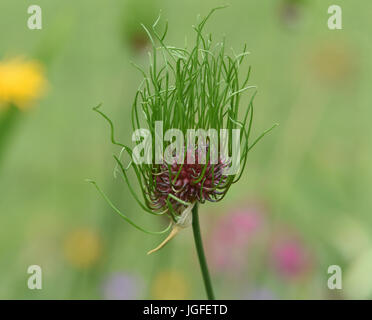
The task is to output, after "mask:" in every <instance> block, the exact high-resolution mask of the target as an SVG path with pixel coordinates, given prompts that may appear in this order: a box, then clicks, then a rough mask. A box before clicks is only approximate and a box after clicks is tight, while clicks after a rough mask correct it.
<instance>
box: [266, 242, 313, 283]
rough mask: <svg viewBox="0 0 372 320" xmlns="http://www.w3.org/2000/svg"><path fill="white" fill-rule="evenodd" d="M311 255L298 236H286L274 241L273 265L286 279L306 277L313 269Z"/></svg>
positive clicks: (272, 250) (272, 251)
mask: <svg viewBox="0 0 372 320" xmlns="http://www.w3.org/2000/svg"><path fill="white" fill-rule="evenodd" d="M311 260H312V257H311V253H310V251H309V249H308V248H307V247H306V246H305V245H304V244H303V242H302V241H301V240H300V239H299V238H298V237H296V236H293V235H284V236H279V237H277V238H275V239H274V241H273V244H272V248H271V264H272V266H273V268H274V269H275V270H276V271H277V272H278V274H279V275H280V276H282V277H285V278H298V277H301V276H304V275H305V274H306V273H307V272H308V271H310V269H311Z"/></svg>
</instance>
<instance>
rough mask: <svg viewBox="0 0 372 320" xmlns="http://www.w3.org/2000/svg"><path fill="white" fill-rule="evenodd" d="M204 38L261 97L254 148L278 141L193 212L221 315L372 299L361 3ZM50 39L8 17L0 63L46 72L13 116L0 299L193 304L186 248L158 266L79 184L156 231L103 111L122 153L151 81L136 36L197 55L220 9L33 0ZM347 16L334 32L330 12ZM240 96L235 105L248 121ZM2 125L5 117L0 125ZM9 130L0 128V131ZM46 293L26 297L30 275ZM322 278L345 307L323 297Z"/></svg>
mask: <svg viewBox="0 0 372 320" xmlns="http://www.w3.org/2000/svg"><path fill="white" fill-rule="evenodd" d="M229 3H230V7H229V8H227V9H225V10H222V11H218V12H217V13H216V14H215V15H214V16H213V18H212V19H211V20H210V21H209V22H208V24H207V27H206V31H207V32H212V33H213V35H214V39H221V38H222V36H224V35H225V36H226V39H227V43H228V47H230V46H231V47H233V48H234V49H235V51H236V52H238V51H239V50H241V48H242V46H243V44H244V43H247V45H248V50H249V51H250V52H251V54H250V55H249V57H248V63H249V65H251V66H252V68H253V73H252V76H251V80H250V83H251V84H254V85H257V86H258V90H259V91H258V95H257V97H256V99H255V108H256V109H255V119H254V120H255V121H254V131H253V133H254V134H255V135H258V134H259V133H261V131H262V130H264V129H266V128H267V127H269V126H271V125H272V124H273V123H275V122H278V123H279V124H280V126H279V127H278V128H276V129H275V130H274V131H273V132H272V133H271V134H270V135H269V136H267V137H265V139H264V140H263V141H262V142H260V144H259V145H257V147H255V149H254V150H253V151H252V152H251V153H250V155H249V157H248V167H247V171H246V172H245V174H244V175H243V178H242V179H241V181H240V182H239V184H237V185H234V186H233V187H232V189H231V190H230V192H229V193H228V195H227V197H226V198H225V199H224V201H223V202H220V203H218V204H207V205H204V206H202V207H201V209H200V215H201V227H202V233H203V238H204V242H205V247H206V250H207V257H208V262H209V265H210V269H211V273H212V278H213V282H214V285H215V292H216V296H217V298H222V299H223V298H226V299H262V298H268V299H269V298H270V299H307V298H310V299H336V298H337V299H338V298H346V299H349V298H351V299H354V298H362V299H367V298H372V237H371V231H372V217H371V207H372V198H371V196H370V192H371V178H372V165H371V156H372V150H371V148H370V146H371V144H370V141H371V137H372V129H371V125H370V119H371V116H372V111H371V102H370V101H371V99H370V94H371V76H370V75H371V72H372V60H371V56H372V43H371V41H370V37H371V34H370V30H371V28H372V22H371V21H372V20H371V17H370V12H371V10H372V3H371V2H370V1H366V0H364V1H361V0H360V1H358V6H356V5H355V4H354V3H353V2H351V1H341V0H311V1H305V0H304V1H294V0H276V1H274V0H271V1H261V0H245V1H243V0H230V1H229ZM32 4H37V5H39V6H40V7H41V8H42V19H43V20H42V21H43V28H42V30H29V29H28V28H27V19H28V17H29V15H28V14H27V8H28V6H29V5H30V2H29V1H25V0H17V1H13V0H2V1H1V2H0V39H1V41H0V60H2V59H6V58H12V57H17V56H23V57H25V58H27V59H30V60H34V59H38V60H40V61H41V62H42V63H44V65H45V69H46V78H47V81H48V91H47V94H46V95H45V96H44V97H43V98H42V99H40V101H39V102H38V103H37V104H35V105H34V106H33V108H32V109H30V110H27V111H26V112H23V113H22V114H21V116H20V117H19V119H18V121H17V123H16V125H15V126H14V127H13V128H12V131H11V134H10V135H9V136H8V137H7V143H6V145H5V146H4V147H3V150H2V156H1V159H0V161H1V162H0V261H1V263H0V298H1V299H149V298H151V299H166V298H168V299H169V298H170V299H201V298H204V297H205V293H204V288H203V284H202V279H201V274H200V270H199V265H198V261H197V257H196V253H195V248H194V243H193V238H192V232H191V229H190V230H186V231H184V232H183V233H181V234H180V235H179V236H177V237H176V238H175V239H174V240H173V241H172V242H171V243H169V245H167V246H166V247H165V248H164V249H162V250H161V251H159V252H158V253H156V254H153V255H151V256H146V252H147V251H148V250H149V249H152V248H153V247H155V246H156V245H157V244H158V243H159V242H160V241H161V240H162V239H163V237H162V236H151V235H146V234H142V233H141V232H139V231H137V230H135V229H132V228H131V227H130V226H129V225H128V224H126V223H125V222H124V221H123V220H121V219H120V217H118V216H117V215H115V213H114V212H112V210H111V209H110V208H109V207H108V206H107V205H106V203H105V202H104V201H103V200H102V198H101V197H100V196H99V194H98V193H97V192H96V190H95V189H94V188H93V187H92V186H91V185H89V184H88V183H86V182H85V179H86V178H92V179H94V180H96V181H97V182H98V183H99V185H100V186H101V187H102V188H103V189H104V190H105V192H106V193H107V194H108V195H109V196H110V197H111V199H113V201H114V202H115V203H116V204H117V205H118V206H119V207H120V208H121V209H122V211H124V212H125V213H126V214H127V215H129V216H130V217H132V218H133V219H134V220H135V221H136V222H138V223H139V224H141V225H144V226H146V227H148V228H150V229H160V228H161V227H162V226H163V225H164V223H165V221H163V220H160V221H159V218H157V217H153V216H149V215H148V214H146V213H144V212H143V211H142V210H141V209H140V208H139V207H138V206H137V205H136V204H135V201H134V199H133V198H132V197H131V196H130V194H129V192H128V189H127V188H126V186H125V185H124V184H123V183H122V182H121V181H119V179H114V177H113V168H114V159H113V158H112V153H117V151H118V150H117V149H116V148H114V147H113V146H112V145H111V144H110V141H109V131H108V126H107V124H106V123H105V122H104V121H103V120H102V119H101V118H99V117H98V116H97V114H95V113H94V112H92V107H94V106H96V105H97V104H98V103H101V102H102V103H103V110H104V111H105V112H107V113H108V114H109V115H110V116H111V118H112V119H114V122H115V124H116V126H117V128H118V136H119V138H120V140H121V141H123V142H127V143H129V142H130V139H131V132H130V130H129V128H130V119H129V116H128V115H129V114H130V108H131V104H132V99H133V98H134V94H135V91H136V89H137V87H138V85H139V83H140V81H141V75H140V74H139V72H138V71H137V70H136V69H135V68H133V67H132V65H131V64H130V61H134V62H136V63H137V64H141V65H143V66H146V65H147V63H148V59H147V54H146V51H147V50H148V42H147V39H146V37H145V36H144V34H143V31H142V30H141V28H140V25H139V24H140V23H141V22H143V23H144V24H146V25H150V24H151V23H152V22H153V21H154V20H155V19H156V17H157V16H158V13H159V11H160V9H161V10H162V17H163V19H164V21H165V20H168V21H169V33H168V37H167V43H169V44H172V45H176V46H182V45H183V44H184V42H185V36H187V41H188V42H189V43H190V44H191V43H192V41H193V37H194V33H193V30H192V28H191V25H193V24H195V23H196V21H197V20H196V18H197V15H198V14H201V15H202V16H204V15H206V14H207V13H208V12H209V10H210V9H211V8H213V7H215V6H217V5H220V4H225V2H224V1H212V0H205V1H202V2H201V1H195V0H188V1H179V0H178V1H171V0H148V1H145V0H142V1H134V0H132V1H130V0H126V1H119V0H106V1H102V0H101V1H98V0H95V1H93V0H90V1H72V0H64V1H56V0H54V1H50V0H35V1H34V2H33V3H32ZM332 4H338V5H340V6H341V7H342V9H343V29H342V30H334V31H332V30H329V29H328V27H327V20H328V18H329V14H328V13H327V10H328V7H329V6H330V5H332ZM248 101H249V96H248V95H247V97H246V98H245V99H243V101H242V103H243V104H246V103H248ZM1 112H4V111H2V110H1V109H0V113H1ZM0 116H1V114H0ZM34 264H36V265H40V266H41V267H42V270H43V289H42V290H29V289H28V288H27V279H28V277H29V276H30V275H29V274H27V268H28V266H29V265H34ZM330 265H339V266H340V267H341V268H342V280H343V283H342V284H343V289H342V290H330V289H328V287H327V281H328V278H329V276H330V275H329V274H327V270H328V267H329V266H330Z"/></svg>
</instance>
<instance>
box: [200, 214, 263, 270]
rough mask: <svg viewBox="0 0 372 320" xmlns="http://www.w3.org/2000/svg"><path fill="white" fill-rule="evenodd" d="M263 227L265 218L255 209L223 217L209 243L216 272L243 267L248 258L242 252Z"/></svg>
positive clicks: (209, 251)
mask: <svg viewBox="0 0 372 320" xmlns="http://www.w3.org/2000/svg"><path fill="white" fill-rule="evenodd" d="M262 225H263V218H262V216H261V214H260V212H259V211H258V210H255V209H238V210H236V211H234V212H232V213H230V214H227V215H224V216H223V217H221V218H220V219H219V221H218V222H217V224H216V226H215V227H214V229H213V230H212V232H211V235H210V238H209V241H208V250H207V252H208V255H209V257H208V258H209V259H210V263H211V267H212V268H213V269H214V270H216V271H223V270H225V269H230V268H238V267H239V266H240V267H243V266H244V260H245V259H246V256H245V255H244V254H242V252H243V250H244V249H246V248H247V247H248V245H249V243H250V240H251V239H252V237H254V236H255V235H256V234H257V232H258V231H259V230H260V229H261V227H262Z"/></svg>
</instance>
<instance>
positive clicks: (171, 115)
mask: <svg viewBox="0 0 372 320" xmlns="http://www.w3.org/2000/svg"><path fill="white" fill-rule="evenodd" d="M217 9H220V8H216V9H213V10H212V11H211V12H210V13H209V14H208V15H207V16H206V17H205V18H204V19H202V20H201V22H200V23H199V24H198V25H197V26H195V27H194V29H195V31H196V40H195V45H194V47H193V48H191V50H189V49H187V48H176V47H173V46H168V45H166V44H165V43H164V39H165V36H166V33H167V30H168V25H166V27H165V31H164V32H163V33H162V34H159V33H158V31H157V25H158V22H159V19H160V17H159V18H158V19H157V21H156V22H155V23H154V25H153V26H152V28H151V31H150V30H149V29H148V28H146V27H145V26H143V28H144V30H145V31H146V33H147V35H148V37H149V39H150V42H151V43H152V47H153V50H152V53H151V54H149V56H150V69H149V72H148V73H146V72H145V70H144V69H143V68H141V67H140V66H137V65H135V67H136V68H137V69H139V70H140V72H141V73H142V75H143V77H144V79H143V81H142V83H141V85H140V87H139V89H138V91H137V93H136V95H135V98H134V102H133V106H132V114H131V120H132V129H133V132H134V133H133V136H132V140H133V141H137V143H138V144H137V146H136V147H135V148H133V149H132V148H130V147H129V146H127V145H124V144H122V143H119V142H117V141H116V140H115V138H114V126H113V123H112V121H111V120H110V119H109V118H108V117H107V116H106V115H105V114H104V113H103V112H101V111H100V110H99V106H98V107H96V108H94V110H95V111H96V112H98V113H99V114H101V115H102V116H103V117H104V118H105V119H106V120H107V121H108V122H109V124H110V127H111V141H112V143H113V144H115V145H118V146H120V147H121V148H122V150H121V153H120V155H119V156H114V158H115V161H116V163H117V168H119V171H120V172H121V174H122V178H123V179H124V181H125V182H126V183H127V185H128V188H129V191H130V192H131V193H132V195H133V196H134V198H135V199H136V200H137V202H138V204H139V205H140V206H141V208H142V209H144V210H145V211H146V212H148V213H150V214H153V215H164V214H166V215H168V216H169V218H170V220H171V222H170V226H172V225H173V232H172V233H171V234H170V235H169V236H168V238H167V239H166V241H167V240H169V239H170V238H172V237H173V236H174V235H175V234H176V233H177V232H178V230H179V229H180V228H182V227H186V226H187V225H189V221H190V212H191V209H192V208H193V206H194V205H195V203H204V202H205V201H212V202H217V201H220V200H221V199H222V198H223V197H224V196H225V195H226V193H227V191H228V190H229V188H230V187H231V185H232V184H233V183H235V182H237V181H238V180H239V179H240V177H241V175H242V173H243V171H244V168H245V164H246V160H247V155H248V152H249V151H250V150H251V149H252V148H253V146H255V144H256V143H257V142H258V141H259V140H260V139H261V138H262V137H263V136H264V135H265V134H266V133H267V132H269V131H270V130H271V129H272V128H273V127H274V126H273V127H272V128H270V129H269V130H267V131H265V132H264V133H263V134H261V135H260V136H259V137H258V138H257V139H256V140H254V141H252V142H251V139H250V133H251V127H252V120H253V99H254V97H255V93H253V94H252V95H251V98H250V101H249V103H248V106H247V107H246V109H245V110H240V108H239V107H240V100H241V96H242V94H243V93H244V92H248V90H251V89H254V88H255V86H252V85H248V82H249V77H250V71H251V68H250V67H249V68H248V70H247V72H246V74H245V76H244V77H242V79H241V77H240V68H241V66H242V63H243V60H244V58H245V57H246V56H247V55H248V54H249V53H248V52H247V51H246V46H245V47H244V50H243V53H241V54H238V55H236V54H235V53H234V52H233V56H232V57H231V56H229V55H227V54H226V50H225V41H224V40H223V41H222V42H219V43H216V44H214V43H213V41H212V36H211V35H207V36H205V35H203V29H204V26H205V24H206V22H207V20H208V19H209V17H210V16H211V15H212V13H213V12H215V11H216V10H217ZM240 116H242V118H241V119H239V117H240ZM159 122H161V129H160V131H159V130H158V126H157V124H158V123H159ZM144 131H145V132H146V135H143V136H140V135H141V133H142V132H144ZM169 131H172V132H175V133H177V134H176V140H177V136H178V134H179V135H182V137H185V136H186V139H184V138H182V139H181V143H179V144H180V145H178V147H177V146H176V147H175V148H173V147H174V144H176V142H175V141H174V139H173V138H174V137H175V136H174V135H171V136H169V135H168V136H167V134H168V132H169ZM190 131H192V132H198V133H197V134H196V135H197V137H195V136H190V135H189V133H190ZM218 131H219V132H220V135H214V134H213V133H214V132H218ZM200 132H207V134H208V137H206V136H203V135H201V134H199V133H200ZM164 133H165V136H164ZM159 136H161V137H163V136H164V139H163V140H164V141H162V142H163V143H162V144H160V146H159V145H158V144H156V142H157V141H158V139H159ZM196 138H197V139H196ZM235 138H237V139H235ZM178 142H179V141H178ZM139 145H141V146H142V147H143V150H142V151H141V152H137V149H138V146H139ZM216 145H218V146H219V147H220V148H215V146H216ZM154 146H155V148H154ZM148 149H151V150H152V149H156V150H155V152H154V153H153V152H152V151H150V152H147V151H148ZM158 149H160V153H161V154H165V155H167V154H168V155H172V156H174V157H173V160H170V161H169V157H168V158H167V156H165V158H166V159H165V160H163V159H161V161H159V158H158V157H157V151H158ZM169 149H170V150H171V151H169ZM184 150H187V152H184ZM201 150H205V152H204V155H203V154H202V153H200V151H201ZM236 150H238V152H235V151H236ZM123 154H126V155H128V156H129V165H128V166H126V167H125V166H124V165H123V163H122V160H121V158H122V156H123ZM143 154H145V155H144V158H146V159H147V160H146V161H145V162H138V161H137V160H138V158H139V157H140V156H141V155H143ZM170 158H172V157H170ZM190 158H193V159H194V160H195V161H191V162H190ZM179 160H183V161H179ZM236 163H238V164H239V165H238V167H237V168H238V170H230V169H231V168H233V167H234V169H235V164H236ZM130 169H133V171H134V173H135V176H136V178H137V180H138V182H139V187H140V194H141V196H142V197H143V201H141V200H140V197H139V196H138V195H137V193H136V192H135V190H134V188H133V186H132V183H131V181H130V179H129V178H128V170H130ZM96 187H97V185H96ZM97 188H98V187H97ZM98 190H99V192H101V193H102V191H101V190H100V189H99V188H98ZM102 195H103V196H104V197H105V198H106V200H108V199H107V197H106V196H105V195H104V194H103V193H102ZM108 201H109V200H108ZM109 204H110V205H111V206H112V207H113V208H114V210H115V211H116V212H117V213H118V214H120V215H121V216H122V217H123V218H124V219H126V220H127V221H128V222H129V223H131V224H132V225H134V226H135V227H137V228H139V229H141V230H142V231H145V232H149V231H147V230H144V229H143V228H140V227H139V226H137V225H135V224H134V223H133V222H132V221H131V220H130V219H129V218H128V217H127V216H125V215H124V214H123V213H121V212H120V211H119V210H118V209H117V208H116V207H114V206H113V205H112V203H111V202H109ZM187 222H188V223H187ZM168 230H169V228H167V229H166V230H164V231H162V232H166V231H168ZM162 232H160V233H162ZM164 244H165V243H163V244H162V245H164ZM162 245H160V247H161V246H162Z"/></svg>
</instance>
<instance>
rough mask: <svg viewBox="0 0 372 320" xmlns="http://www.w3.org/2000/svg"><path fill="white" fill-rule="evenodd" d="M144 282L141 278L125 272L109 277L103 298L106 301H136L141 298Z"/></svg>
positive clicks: (104, 286)
mask: <svg viewBox="0 0 372 320" xmlns="http://www.w3.org/2000/svg"><path fill="white" fill-rule="evenodd" d="M142 289H143V280H142V278H140V277H139V276H134V275H130V274H127V273H124V272H116V273H113V274H111V275H109V276H108V277H107V278H106V279H105V281H104V284H103V297H104V299H106V300H134V299H139V298H140V297H141V293H142Z"/></svg>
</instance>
